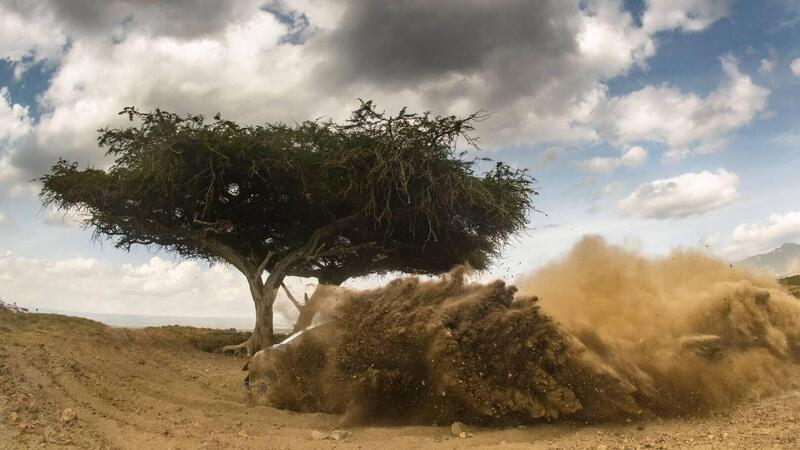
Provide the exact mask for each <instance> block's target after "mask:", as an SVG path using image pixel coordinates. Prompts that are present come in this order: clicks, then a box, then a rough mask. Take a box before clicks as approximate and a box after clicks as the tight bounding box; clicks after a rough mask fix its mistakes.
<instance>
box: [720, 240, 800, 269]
mask: <svg viewBox="0 0 800 450" xmlns="http://www.w3.org/2000/svg"><path fill="white" fill-rule="evenodd" d="M735 264H736V265H741V266H747V267H752V268H754V269H760V270H765V271H767V272H770V273H772V274H773V275H775V276H779V277H782V276H788V275H797V274H800V244H793V243H786V244H783V245H781V246H780V247H778V248H776V249H775V250H772V251H771V252H767V253H763V254H761V255H754V256H751V257H749V258H745V259H743V260H741V261H738V262H736V263H735Z"/></svg>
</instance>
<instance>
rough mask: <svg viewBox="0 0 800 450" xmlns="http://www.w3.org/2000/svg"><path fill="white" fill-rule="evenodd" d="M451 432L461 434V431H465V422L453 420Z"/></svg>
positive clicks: (455, 434) (456, 434) (454, 434)
mask: <svg viewBox="0 0 800 450" xmlns="http://www.w3.org/2000/svg"><path fill="white" fill-rule="evenodd" d="M450 432H451V433H453V436H460V435H461V433H463V432H464V424H463V423H461V422H453V424H452V425H450Z"/></svg>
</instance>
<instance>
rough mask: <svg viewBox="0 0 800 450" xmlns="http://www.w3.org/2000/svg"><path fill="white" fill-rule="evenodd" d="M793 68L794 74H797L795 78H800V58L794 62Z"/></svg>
mask: <svg viewBox="0 0 800 450" xmlns="http://www.w3.org/2000/svg"><path fill="white" fill-rule="evenodd" d="M791 68H792V73H793V74H795V76H798V77H800V58H796V59H795V60H793V61H792V64H791Z"/></svg>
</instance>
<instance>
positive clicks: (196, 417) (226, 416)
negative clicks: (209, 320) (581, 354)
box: [0, 313, 800, 449]
mask: <svg viewBox="0 0 800 450" xmlns="http://www.w3.org/2000/svg"><path fill="white" fill-rule="evenodd" d="M195 331H196V330H195ZM192 333H193V331H192V330H187V329H180V328H151V329H143V330H128V329H117V328H109V327H106V326H104V325H101V324H98V323H96V322H91V321H88V320H83V319H74V318H65V317H63V316H52V315H39V314H36V315H34V314H26V315H19V314H16V315H11V314H8V313H1V314H0V448H2V449H6V448H11V449H16V448H122V449H128V448H130V449H141V448H175V449H179V448H180V449H195V448H207V449H222V448H226V449H227V448H292V449H294V448H301V449H302V448H363V449H371V448H461V447H473V448H502V449H515V448H541V449H555V448H562V449H572V448H590V449H615V448H709V449H711V448H758V449H761V448H800V442H798V441H797V440H796V439H797V436H798V435H800V414H799V413H798V411H800V390H798V389H795V390H792V391H789V392H786V393H784V394H782V395H779V396H775V397H771V398H765V399H756V400H754V401H753V402H751V403H747V404H742V405H740V406H738V407H737V408H735V409H733V410H730V411H720V412H716V413H714V414H712V415H709V416H705V417H693V418H681V419H668V420H666V419H663V420H662V419H653V420H650V421H647V422H640V423H639V422H633V423H618V424H600V425H597V424H594V425H588V424H578V423H557V424H543V425H537V426H529V427H524V428H523V427H519V428H510V429H486V428H478V427H469V426H467V431H469V432H471V433H473V434H474V435H473V437H469V438H465V439H464V438H458V437H454V436H453V435H452V434H451V432H450V427H449V424H447V425H448V426H439V427H435V426H384V425H374V426H367V427H351V428H341V427H340V426H339V424H338V418H337V417H335V416H330V415H323V414H300V413H293V412H289V411H282V410H278V409H274V408H270V407H267V406H263V405H256V406H252V405H251V406H248V404H247V402H245V398H244V394H243V390H242V387H241V380H242V378H243V374H242V372H241V370H240V369H241V366H242V364H243V362H244V360H243V359H242V358H237V357H231V356H222V355H220V354H215V353H207V352H203V351H200V350H198V349H197V348H196V346H193V345H192V343H191V339H190V338H189V337H187V336H191V335H192ZM796 386H797V385H796ZM798 387H800V386H798ZM73 413H74V414H73ZM339 429H344V430H345V431H346V432H347V435H345V436H342V435H339V436H337V437H340V438H341V439H340V440H334V439H333V438H332V436H330V435H329V433H330V432H331V431H333V430H339Z"/></svg>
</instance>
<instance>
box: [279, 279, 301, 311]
mask: <svg viewBox="0 0 800 450" xmlns="http://www.w3.org/2000/svg"><path fill="white" fill-rule="evenodd" d="M281 287H282V288H283V291H284V292H286V296H287V297H289V300H290V301H291V302H292V304H293V305H294V306H295V308H297V310H298V311H302V310H303V305H301V304H300V302H298V301H297V299H295V298H294V295H292V293H291V292H289V288H287V287H286V284H285V283H284V282H283V281H281ZM306 298H308V297H307V296H306Z"/></svg>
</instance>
